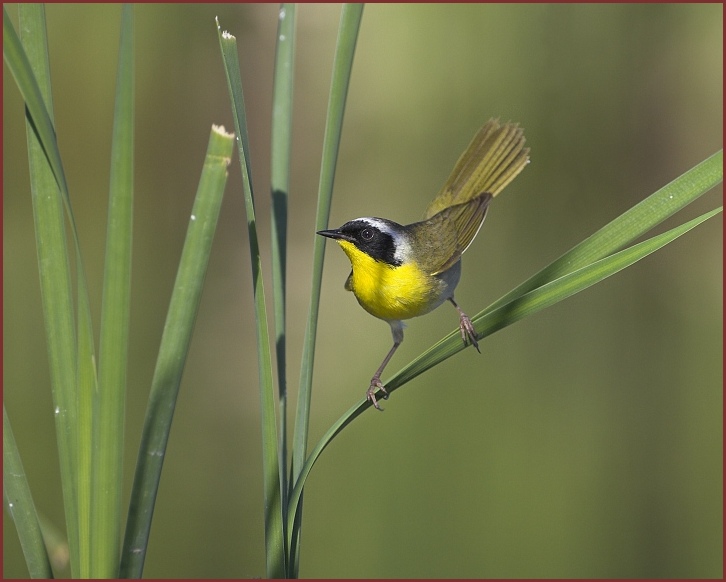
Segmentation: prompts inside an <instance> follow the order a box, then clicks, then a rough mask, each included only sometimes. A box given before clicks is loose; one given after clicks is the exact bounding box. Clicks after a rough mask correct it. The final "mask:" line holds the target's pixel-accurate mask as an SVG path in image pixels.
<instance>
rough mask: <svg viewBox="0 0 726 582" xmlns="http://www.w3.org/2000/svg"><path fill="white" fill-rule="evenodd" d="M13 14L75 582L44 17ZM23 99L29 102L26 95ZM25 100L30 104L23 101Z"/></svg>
mask: <svg viewBox="0 0 726 582" xmlns="http://www.w3.org/2000/svg"><path fill="white" fill-rule="evenodd" d="M18 12H19V19H18V22H19V28H20V33H21V36H22V39H23V41H22V42H23V44H22V45H21V43H20V39H19V38H18V37H17V35H16V34H15V29H14V28H13V27H12V24H11V23H10V19H9V16H8V14H7V12H6V11H5V9H4V8H3V56H4V58H5V61H6V63H7V64H8V66H9V68H10V70H11V71H12V72H13V76H14V77H15V79H16V82H17V83H18V87H19V88H20V90H21V93H22V94H23V98H24V99H25V100H26V133H27V141H28V162H29V167H30V187H31V195H32V202H33V217H34V221H35V237H36V246H37V253H38V265H39V275H40V291H41V301H42V305H43V320H44V323H45V333H46V342H47V348H48V361H49V371H50V380H51V390H52V395H53V406H54V409H55V415H54V417H55V425H56V435H57V443H58V459H59V463H60V471H61V487H62V491H63V508H64V511H65V516H66V528H67V535H68V545H69V552H70V562H71V574H72V575H74V576H77V575H78V574H79V573H80V563H81V557H80V551H79V527H80V524H79V512H78V395H77V392H76V358H77V351H76V333H75V327H74V319H73V313H74V309H73V298H72V284H71V271H70V261H69V255H68V249H67V246H66V232H65V222H64V217H63V204H62V202H61V196H60V192H59V185H58V182H57V181H56V176H55V174H54V172H53V171H52V170H51V168H50V167H49V164H48V158H47V157H46V152H47V151H48V150H47V148H46V147H44V145H43V143H42V142H41V140H40V138H39V135H38V133H37V128H38V125H39V123H40V122H39V121H38V119H39V116H40V115H42V114H39V113H38V111H42V112H43V114H44V115H45V117H46V118H47V123H46V130H47V128H48V126H49V127H50V128H51V130H52V124H53V98H52V91H51V84H50V69H49V61H48V47H47V34H46V26H45V11H44V9H43V6H42V5H37V4H36V5H22V4H21V5H19V7H18ZM31 94H32V97H28V96H29V95H31ZM28 99H30V100H31V102H30V103H29V102H28ZM33 112H35V115H33ZM51 151H53V150H52V148H51ZM48 155H49V156H52V155H53V154H52V153H51V154H48Z"/></svg>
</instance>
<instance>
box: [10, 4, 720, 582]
mask: <svg viewBox="0 0 726 582" xmlns="http://www.w3.org/2000/svg"><path fill="white" fill-rule="evenodd" d="M6 7H7V9H8V11H9V13H10V15H11V17H12V18H13V19H14V20H15V18H16V10H15V7H14V6H12V5H6ZM277 13H278V7H277V5H273V4H270V5H230V4H226V5H211V4H204V5H173V4H168V5H139V6H137V7H136V20H135V21H136V56H137V79H136V113H137V125H136V138H137V141H136V156H137V157H136V199H135V215H134V218H135V224H134V227H135V239H134V263H133V269H134V271H133V290H132V321H131V342H132V343H131V349H130V355H129V356H130V369H129V394H128V400H127V403H128V404H127V413H128V417H127V424H126V441H127V450H126V464H125V469H126V475H125V479H124V484H123V485H124V489H125V491H126V496H125V499H128V492H129V490H130V484H131V479H132V472H133V468H134V465H135V460H136V453H135V451H136V449H137V448H138V445H139V439H140V433H141V426H142V422H143V415H144V411H145V407H146V400H147V396H148V391H149V385H150V382H151V376H152V373H153V368H154V363H155V357H156V352H157V349H158V345H159V341H160V337H161V332H162V326H163V323H164V318H165V314H166V308H167V305H168V301H169V298H170V294H171V289H172V284H173V281H174V277H175V273H176V266H177V262H178V259H179V255H180V252H181V245H182V241H183V237H184V234H185V230H186V226H187V221H188V216H189V213H190V209H191V204H192V200H193V196H194V193H195V191H196V187H197V181H198V178H199V173H200V170H201V164H202V161H203V156H204V152H205V147H206V142H207V138H208V134H209V129H210V126H211V124H212V123H224V124H225V125H226V126H227V127H228V128H229V127H232V121H231V119H232V118H231V115H230V105H229V99H228V94H227V87H226V81H225V77H224V72H223V68H222V63H221V57H220V54H219V46H218V41H217V33H216V29H215V23H214V17H215V16H219V18H220V22H221V25H222V27H223V28H224V29H227V30H229V31H230V32H232V33H233V34H235V35H236V36H237V38H238V43H239V48H240V60H241V67H242V78H243V83H244V88H245V99H246V105H247V116H248V123H249V132H250V144H251V155H252V164H253V174H252V176H253V181H254V186H255V188H256V196H257V205H258V218H259V226H258V228H259V230H260V234H261V237H262V241H263V243H264V244H263V252H264V259H265V264H266V265H269V242H268V241H269V231H270V229H269V197H268V193H269V148H270V137H269V127H270V113H271V105H270V99H271V89H272V65H273V58H274V49H275V36H276V27H277ZM339 15H340V7H339V6H336V5H302V6H300V8H299V11H298V28H297V53H296V71H297V74H296V79H295V110H294V114H295V117H294V127H293V131H294V136H293V138H294V144H293V168H292V185H291V192H290V196H291V198H290V217H291V223H290V237H289V242H290V251H289V253H290V254H289V262H290V264H289V272H288V277H289V279H288V290H289V298H288V317H289V333H288V338H289V342H290V343H289V349H288V354H289V356H288V357H289V374H290V382H291V391H292V393H293V394H294V392H295V386H296V384H297V378H298V369H299V358H300V350H301V344H302V335H303V330H304V321H305V317H306V310H307V307H308V301H309V298H308V295H309V288H310V272H311V262H312V242H313V238H314V234H313V230H314V215H315V196H316V193H317V180H318V171H319V167H320V153H321V148H322V139H323V131H324V118H325V111H326V107H327V95H328V91H329V79H330V71H331V66H332V54H333V49H334V45H335V39H336V34H337V25H338V19H339ZM47 17H48V30H49V41H50V57H51V75H52V80H53V83H54V85H53V93H54V99H55V112H56V127H57V132H58V136H59V141H60V146H61V152H62V154H63V160H64V163H65V167H66V172H67V176H68V180H69V184H70V187H71V196H72V200H73V205H74V211H75V214H76V218H77V221H78V224H79V229H80V236H81V244H82V245H83V251H84V260H85V264H86V268H87V271H88V274H89V277H90V288H91V293H92V300H93V302H94V303H93V308H94V312H95V317H96V320H95V323H96V325H98V317H99V315H98V311H99V308H100V293H101V288H100V281H101V276H102V261H103V253H104V237H105V228H106V206H107V191H108V180H109V156H110V132H111V125H112V114H113V95H114V89H115V70H116V58H117V50H118V36H119V17H120V7H119V6H114V5H50V6H48V8H47ZM722 24H723V7H722V5H721V4H710V5H707V4H700V5H699V4H689V5H685V4H684V5H679V4H668V5H548V4H539V5H436V4H432V5H369V6H367V7H366V8H365V10H364V14H363V23H362V27H361V31H360V36H359V41H358V48H357V52H356V57H355V64H354V69H353V78H352V83H351V88H350V95H349V99H348V105H347V111H346V122H345V126H344V133H343V140H342V146H341V153H340V159H339V166H338V172H337V176H336V184H335V197H334V201H333V210H332V217H331V225H332V226H338V225H340V224H342V223H343V222H344V221H346V220H348V219H351V218H354V217H357V216H370V215H377V216H384V217H387V218H390V219H393V220H397V221H398V222H404V223H405V222H412V221H414V220H417V219H418V218H419V217H420V215H421V213H422V211H423V209H424V208H425V206H426V205H427V203H428V202H429V200H430V198H431V197H432V196H433V195H434V194H435V193H436V192H437V191H438V188H439V187H440V186H441V185H442V184H443V182H444V180H445V179H446V178H447V176H448V173H449V171H450V170H451V168H452V166H453V164H454V162H455V161H456V159H457V157H458V156H459V154H460V153H461V152H462V151H463V149H464V148H465V146H466V145H467V144H468V142H469V139H470V138H471V136H472V135H473V134H474V132H475V131H476V130H477V129H478V127H479V126H480V125H481V124H482V123H483V122H484V121H486V120H487V119H488V118H489V117H500V118H501V119H502V120H505V121H506V120H514V121H518V122H520V124H521V125H522V126H523V127H524V128H525V135H526V136H527V140H528V144H529V146H530V147H531V158H532V163H531V164H530V166H529V167H528V168H527V169H526V171H524V172H523V174H522V175H521V176H520V177H519V178H517V180H516V181H515V182H513V183H512V184H511V185H510V186H509V187H508V188H507V191H506V192H505V193H504V195H502V196H501V197H498V198H497V200H496V203H495V204H494V206H493V208H492V210H491V212H490V214H489V218H488V220H487V224H486V227H485V228H484V229H483V230H482V232H481V233H480V234H479V237H478V239H477V241H476V242H475V243H474V244H473V245H472V247H471V248H470V249H469V251H468V252H467V255H466V257H465V259H464V265H465V268H464V274H463V277H462V282H461V284H460V285H459V288H458V289H457V300H458V302H459V303H460V305H461V306H462V307H463V308H464V309H465V310H466V311H467V312H468V313H469V314H471V315H473V314H475V313H476V312H478V311H479V310H481V309H483V308H484V307H486V306H487V305H488V304H489V303H491V302H492V301H493V300H495V299H496V298H498V297H499V296H501V295H502V294H503V293H505V292H506V291H508V290H509V289H511V288H512V287H514V286H515V285H516V284H518V283H520V282H521V281H523V280H524V279H525V278H527V277H528V276H529V275H531V274H532V273H534V272H535V271H536V270H539V269H540V268H541V267H543V266H545V265H546V264H548V263H549V262H550V261H552V260H554V259H555V258H557V257H558V256H559V255H561V254H562V253H563V252H565V251H566V250H568V249H569V248H571V247H572V246H573V245H575V244H576V243H578V242H580V241H581V240H582V239H584V238H585V237H587V236H588V235H589V234H591V233H592V232H594V231H595V230H597V229H598V228H599V227H601V226H603V225H604V224H606V223H607V222H608V221H610V220H611V219H613V218H614V217H616V216H617V215H619V214H620V213H621V212H623V211H625V210H626V209H627V208H629V207H630V206H632V205H633V204H635V203H636V202H638V201H639V200H641V199H642V198H644V197H646V196H647V195H649V194H651V193H652V192H654V191H655V190H656V189H658V188H659V187H661V186H663V185H665V184H666V183H668V182H669V181H671V180H672V179H674V178H676V177H677V176H678V175H680V174H681V173H683V172H684V171H686V170H687V169H689V168H691V167H692V166H693V165H695V164H697V163H698V162H700V161H702V160H703V159H705V158H706V157H708V156H709V155H711V154H713V153H714V152H715V151H717V150H718V149H719V148H720V147H722V143H723V133H722V128H723V109H722V107H723V91H722V87H723V28H722ZM3 75H4V76H3V81H4V83H5V91H4V94H3V126H4V127H3V151H4V157H3V163H4V169H3V274H4V282H3V292H4V294H3V314H4V319H3V339H4V342H3V356H4V369H3V382H4V400H5V404H6V406H7V409H8V413H9V415H10V418H11V421H12V423H13V428H14V431H15V436H16V439H17V441H18V446H19V448H20V452H21V454H22V456H23V460H24V463H25V469H26V472H27V474H28V477H29V481H30V485H31V488H32V491H33V493H34V496H35V500H36V503H37V506H38V508H39V510H40V511H41V512H43V513H44V514H45V515H46V516H47V517H48V518H49V519H50V520H52V522H54V523H55V524H57V525H58V526H62V524H63V512H62V506H61V502H62V501H61V493H60V485H59V471H58V465H57V452H56V448H55V432H54V427H53V415H52V403H51V395H50V388H49V379H48V369H47V358H46V347H45V341H44V332H43V321H42V313H41V304H40V293H39V284H38V274H37V261H36V255H35V240H34V234H33V218H32V210H31V202H30V193H29V185H28V168H27V154H26V146H25V129H24V121H23V106H22V102H21V100H20V98H19V94H18V92H17V89H16V88H15V86H14V82H13V79H12V77H11V76H10V75H9V73H8V71H7V68H5V69H4V73H3ZM721 199H722V188H721V187H719V188H718V189H716V190H714V191H711V192H710V193H708V194H707V195H705V196H704V197H702V198H701V199H700V200H699V201H697V203H695V204H693V205H692V206H691V207H689V208H687V209H686V210H684V211H683V212H682V213H681V214H680V215H678V216H676V217H674V219H672V220H671V221H669V223H668V224H666V225H663V226H662V227H661V228H659V230H663V229H665V228H666V227H667V226H669V225H670V226H673V225H675V224H676V223H680V222H682V221H684V220H685V219H686V218H692V217H694V216H696V215H698V214H700V213H702V212H705V211H706V210H709V209H711V208H714V207H715V206H717V205H719V204H721ZM722 239H723V227H722V219H721V217H717V218H716V219H712V220H710V221H708V222H707V223H706V224H704V225H703V226H700V227H699V228H697V229H696V230H695V231H693V232H691V233H689V234H688V235H686V236H685V237H683V238H682V239H679V240H678V241H676V242H675V243H674V244H672V245H670V246H669V247H666V248H665V249H664V250H662V251H660V252H658V253H656V254H655V255H653V256H651V257H649V258H647V259H646V260H644V261H643V262H641V263H639V264H637V265H636V266H634V267H633V268H631V269H628V270H626V271H625V272H623V273H621V274H619V275H617V276H616V277H613V278H611V279H608V280H607V281H605V282H604V283H602V284H599V285H597V286H596V287H594V288H592V289H590V290H588V291H586V292H584V293H582V294H579V295H577V296H575V297H573V298H571V299H569V300H567V301H565V302H563V303H561V304H558V305H557V306H555V307H553V308H550V309H548V310H546V311H544V312H543V313H541V314H538V315H536V316H534V317H532V318H529V319H526V320H524V321H523V322H522V323H519V324H518V325H516V326H513V327H511V328H507V329H505V330H503V331H502V332H500V333H497V334H495V335H494V336H491V337H490V338H488V339H487V340H486V341H484V343H483V344H482V352H483V353H482V355H478V354H477V353H476V352H475V351H474V350H471V349H469V350H466V351H465V352H463V353H460V354H459V355H457V356H455V357H454V358H452V359H451V360H448V361H447V362H445V363H444V364H442V365H440V366H438V367H437V368H435V369H433V370H431V371H430V372H429V373H427V374H425V375H423V376H421V377H419V378H417V379H416V380H415V381H413V382H412V383H411V384H409V385H408V386H406V387H405V388H404V389H402V390H400V391H398V392H396V393H395V395H394V396H393V397H392V398H391V399H390V400H389V401H388V402H387V403H386V404H387V406H385V408H386V411H385V413H384V414H379V413H376V412H374V411H370V412H368V413H366V414H364V415H363V417H362V418H360V419H359V420H357V421H356V422H354V423H353V424H352V425H351V426H350V427H349V428H348V429H346V430H345V431H343V433H342V434H341V435H340V436H339V437H338V438H337V439H336V440H335V442H334V443H333V445H332V446H331V447H330V448H329V449H328V450H326V451H325V453H324V454H323V456H322V458H321V460H320V461H319V463H318V465H317V466H316V467H315V469H314V470H313V473H312V475H311V478H310V480H309V481H308V486H307V489H306V497H305V512H304V526H303V532H302V536H303V537H302V559H301V576H303V577H474V578H484V577H612V578H615V577H628V578H641V577H649V578H665V577H682V578H693V577H698V578H707V577H716V578H720V577H721V576H722V573H723V561H722V549H723V545H722V544H723V529H722V516H723V498H722V492H723V488H722V485H723V478H722V454H723V448H722V444H723V433H722V430H723V425H722V408H723V406H722V348H723V338H722V330H723V326H722V292H723V287H722V275H723V266H722V262H723V254H722ZM327 259H328V260H327V263H326V270H325V277H324V287H323V297H322V301H323V311H322V315H321V319H320V327H319V336H318V349H317V357H316V371H315V379H314V392H313V408H312V410H313V412H312V419H311V439H312V442H311V443H310V446H312V445H314V444H315V442H317V440H318V438H319V437H320V436H321V435H322V434H323V432H324V431H325V430H326V429H327V427H328V426H330V424H331V423H332V422H333V421H334V420H335V419H337V418H338V417H339V416H340V415H341V414H342V413H343V412H344V411H345V410H347V409H348V408H349V407H350V406H351V405H352V404H353V403H354V402H356V401H358V400H359V399H360V398H362V397H363V394H364V391H365V389H366V387H367V385H368V380H369V378H370V376H371V375H372V373H373V371H374V370H375V368H376V366H378V364H379V362H380V359H381V358H382V356H383V355H384V354H385V352H386V351H387V350H388V348H389V347H390V332H389V329H388V326H387V325H385V324H384V323H382V322H380V321H377V320H375V319H374V318H372V317H370V316H369V315H368V314H366V313H365V312H364V311H363V310H362V309H360V307H359V306H358V305H357V304H356V302H355V300H354V298H353V297H352V295H350V294H349V293H346V292H345V291H344V290H343V281H344V280H345V277H346V276H347V274H348V271H349V265H348V262H347V259H346V257H345V256H344V255H343V253H342V252H340V250H339V249H337V248H335V247H334V246H333V245H329V251H328V255H327ZM265 274H266V275H267V280H266V284H267V289H268V290H269V289H271V280H270V278H269V269H268V271H267V273H265ZM253 317H254V315H253V308H252V298H251V281H250V268H249V254H248V248H247V232H246V228H245V217H244V209H243V203H242V196H241V179H240V171H239V163H238V162H236V161H235V162H234V163H233V164H232V165H231V166H230V179H229V183H228V187H227V192H226V198H225V201H224V205H223V208H222V215H221V219H220V223H219V228H218V232H217V235H216V239H215V246H214V249H213V254H212V258H211V262H210V265H209V271H208V275H207V280H206V287H205V292H204V296H203V300H202V304H201V308H200V312H199V317H198V319H197V324H196V330H195V335H194V340H193V343H192V347H191V351H190V354H189V359H188V363H187V367H186V371H185V375H184V380H183V384H182V387H181V392H180V397H179V401H178V405H177V410H176V415H175V420H174V426H173V429H172V433H171V441H170V445H169V450H168V454H167V457H166V462H165V465H164V472H163V475H162V481H161V486H160V491H159V498H158V503H157V506H156V513H155V516H154V522H153V527H152V531H151V541H150V546H149V553H148V559H147V562H146V569H145V572H144V573H145V576H146V577H150V578H151V577H185V578H194V577H253V576H264V541H263V514H262V478H261V455H260V447H261V445H260V438H261V437H260V426H259V402H258V400H259V399H258V389H257V370H256V355H255V350H256V348H255V332H254V320H253ZM456 324H457V318H456V315H455V312H454V310H453V309H451V308H449V307H443V308H441V309H439V310H437V311H436V312H434V313H432V314H431V315H429V316H428V317H425V318H422V319H418V320H413V321H411V322H410V323H409V326H408V328H407V335H406V341H405V342H404V344H403V346H402V347H401V349H400V350H399V351H398V353H397V354H396V356H395V358H394V360H393V362H392V363H391V365H390V366H389V373H393V372H395V371H396V370H397V369H398V368H399V367H400V366H402V365H403V364H405V363H406V362H408V361H409V360H410V359H412V358H413V357H415V356H416V355H417V354H419V353H420V352H422V351H423V350H424V349H426V348H428V347H429V346H430V345H431V344H432V343H434V342H435V341H437V340H438V339H439V338H440V337H442V336H443V335H445V334H446V333H448V332H449V331H451V330H452V329H454V328H455V326H456ZM384 380H385V377H384ZM291 410H294V402H293V406H291ZM5 517H6V519H4V524H3V531H4V572H3V573H4V576H5V577H23V576H27V571H26V569H25V566H24V563H23V559H22V554H21V552H20V549H19V545H18V542H17V536H16V534H15V531H14V526H13V524H12V522H11V521H10V520H9V519H7V514H5Z"/></svg>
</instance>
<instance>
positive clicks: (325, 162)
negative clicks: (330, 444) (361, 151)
mask: <svg viewBox="0 0 726 582" xmlns="http://www.w3.org/2000/svg"><path fill="white" fill-rule="evenodd" d="M362 16H363V4H344V5H343V9H342V11H341V15H340V27H339V29H338V41H337V44H336V48H335V60H334V62H333V75H332V78H331V83H330V99H329V101H328V114H327V119H326V123H325V139H324V142H323V159H322V162H321V168H320V186H319V188H318V207H317V214H316V219H315V230H316V231H318V230H322V229H325V228H327V226H328V220H329V218H330V204H331V200H332V195H333V182H334V180H335V167H336V164H337V161H338V151H339V148H340V136H341V133H342V130H343V114H344V112H345V101H346V98H347V96H348V85H349V83H350V76H351V71H352V68H353V56H354V54H355V46H356V41H357V40H358V31H359V29H360V23H361V18H362ZM324 255H325V240H324V239H323V238H322V237H319V236H317V235H315V237H314V251H313V281H312V292H311V295H310V311H309V313H308V321H307V326H306V328H305V338H304V344H303V356H302V364H301V366H300V390H299V394H298V402H297V412H296V416H295V434H294V437H293V452H292V455H293V456H292V474H291V476H290V478H291V488H292V487H294V485H295V482H296V481H297V479H298V477H299V475H300V472H301V471H302V468H303V465H304V463H305V455H306V451H307V440H308V426H309V422H310V402H311V399H312V379H313V362H314V359H315V338H316V335H317V328H318V311H319V307H320V285H321V282H322V277H323V259H324ZM300 503H302V500H300ZM288 512H293V514H295V515H297V520H296V522H295V527H294V531H292V532H288V535H289V536H291V541H290V553H291V556H292V557H291V564H292V565H294V566H291V567H293V568H294V570H293V571H294V574H295V576H297V573H298V564H299V551H298V550H299V543H300V539H299V532H300V516H301V509H299V508H297V507H288Z"/></svg>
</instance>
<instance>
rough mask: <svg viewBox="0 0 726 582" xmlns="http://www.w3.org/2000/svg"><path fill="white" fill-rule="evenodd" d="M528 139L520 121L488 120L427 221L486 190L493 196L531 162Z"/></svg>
mask: <svg viewBox="0 0 726 582" xmlns="http://www.w3.org/2000/svg"><path fill="white" fill-rule="evenodd" d="M525 141H526V140H525V138H524V131H523V130H522V128H520V127H519V125H517V124H516V123H505V124H503V125H500V123H499V121H498V120H496V119H490V120H489V121H487V122H486V123H485V124H484V125H483V126H482V128H481V129H480V130H479V131H478V132H477V134H476V135H475V136H474V139H472V140H471V143H470V144H469V147H467V148H466V151H465V152H464V153H463V154H462V155H461V157H460V158H459V161H457V162H456V166H454V170H453V171H452V172H451V175H450V176H449V179H448V180H447V181H446V184H445V185H444V187H443V188H442V189H441V192H439V194H438V195H437V196H436V197H435V198H434V199H433V200H432V202H431V204H429V206H428V208H427V209H426V212H425V214H424V220H426V219H428V218H431V217H432V216H434V215H435V214H436V213H438V212H441V211H442V210H443V209H444V208H448V207H450V206H453V205H455V204H463V203H465V202H468V201H469V200H471V199H472V198H474V197H475V196H478V195H479V194H482V193H484V192H488V193H489V194H491V195H492V196H496V195H497V194H499V192H501V191H502V190H503V189H504V188H505V186H506V185H507V184H509V183H510V182H511V181H512V180H514V178H515V177H516V176H517V174H519V173H520V172H521V171H522V170H523V169H524V167H525V166H526V165H527V163H528V162H529V148H525V147H524V144H525Z"/></svg>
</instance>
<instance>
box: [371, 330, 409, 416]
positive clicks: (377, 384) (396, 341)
mask: <svg viewBox="0 0 726 582" xmlns="http://www.w3.org/2000/svg"><path fill="white" fill-rule="evenodd" d="M388 323H389V324H390V325H391V333H393V347H391V349H390V350H389V351H388V354H386V357H385V358H383V362H381V365H380V366H379V367H378V370H376V373H375V374H373V378H371V385H370V386H369V387H368V390H367V391H366V399H368V400H370V401H371V402H372V403H373V406H374V407H375V408H377V409H378V410H380V411H381V412H383V409H382V408H381V407H380V405H379V404H378V400H376V391H377V390H380V391H381V392H383V398H384V399H388V391H387V390H386V387H385V386H384V385H383V383H382V382H381V374H383V369H384V368H385V367H386V366H387V365H388V362H390V361H391V358H392V357H393V354H395V353H396V350H397V349H398V346H400V345H401V342H402V341H403V323H402V322H400V321H389V322H388Z"/></svg>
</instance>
